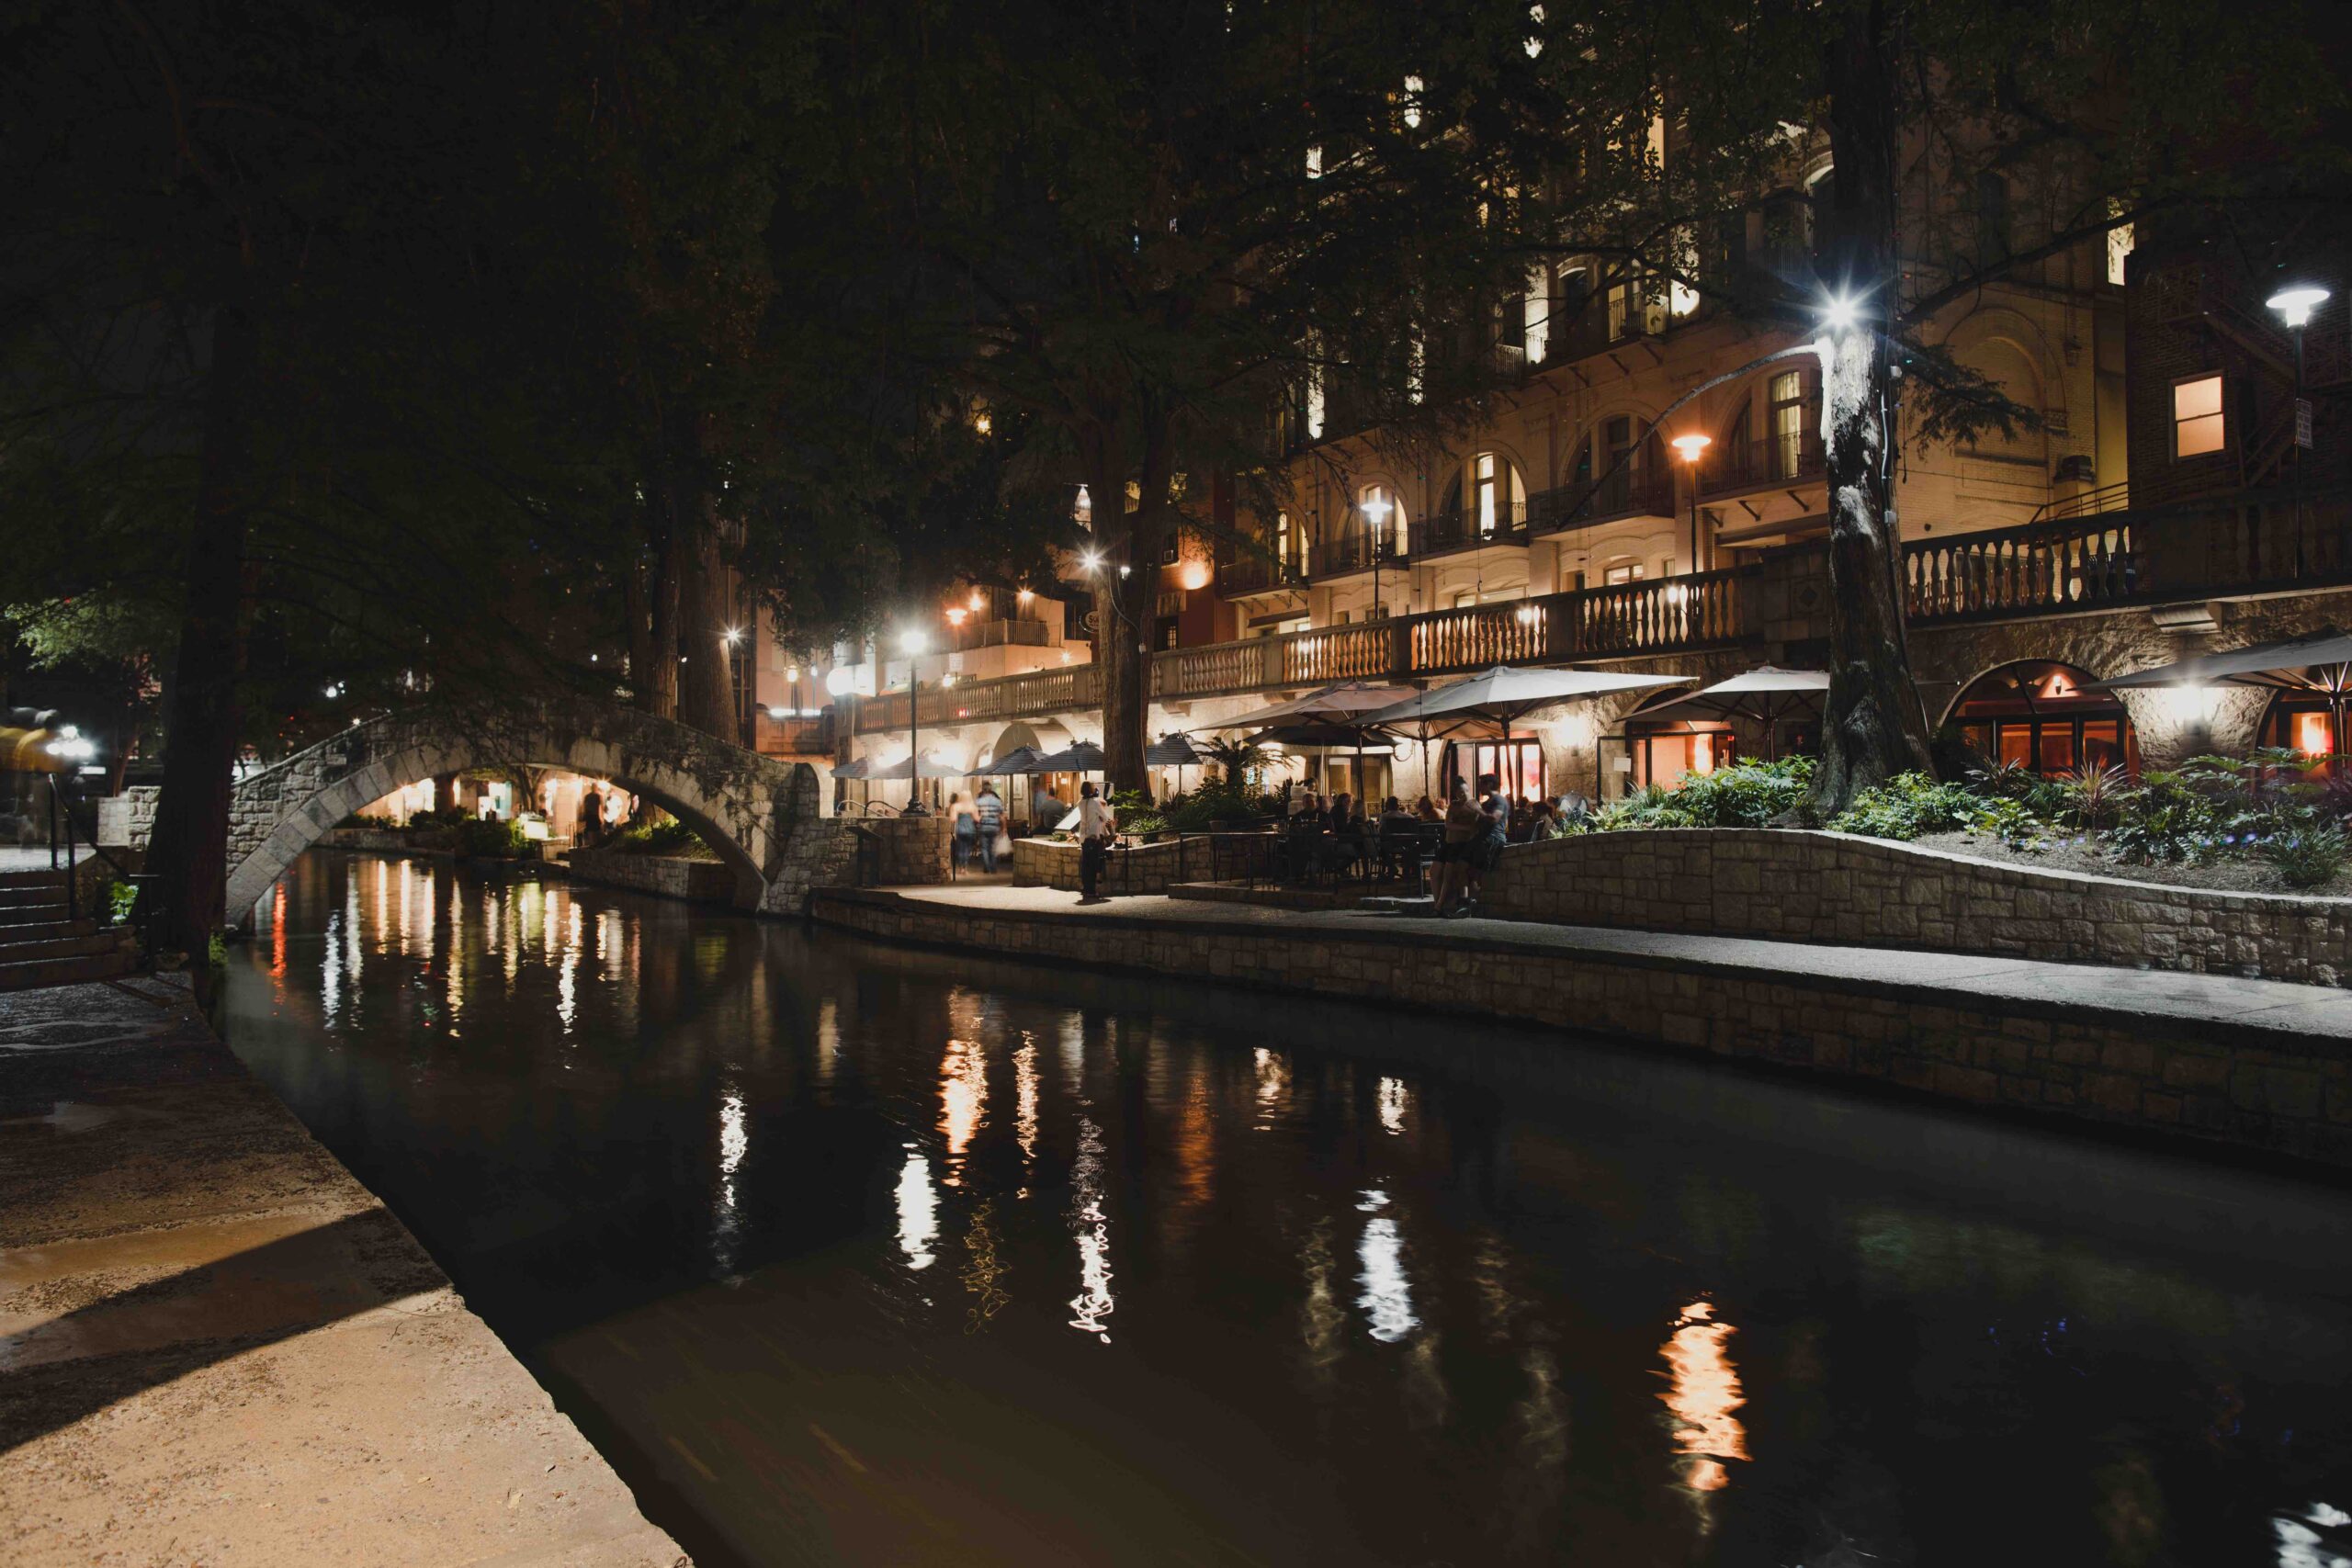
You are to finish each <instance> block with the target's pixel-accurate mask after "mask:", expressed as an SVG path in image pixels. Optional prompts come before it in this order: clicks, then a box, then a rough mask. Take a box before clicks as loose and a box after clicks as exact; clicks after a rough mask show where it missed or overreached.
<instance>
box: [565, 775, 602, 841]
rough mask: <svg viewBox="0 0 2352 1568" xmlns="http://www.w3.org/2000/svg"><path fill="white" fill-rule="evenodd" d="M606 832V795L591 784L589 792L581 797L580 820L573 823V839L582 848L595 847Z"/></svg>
mask: <svg viewBox="0 0 2352 1568" xmlns="http://www.w3.org/2000/svg"><path fill="white" fill-rule="evenodd" d="M604 832H605V797H604V796H603V795H599V794H597V793H596V787H595V786H594V784H591V785H590V786H589V787H588V793H587V794H585V795H582V796H581V797H580V820H579V821H578V822H576V823H574V824H573V825H572V829H571V841H572V842H573V843H575V844H578V845H579V846H580V847H581V848H582V849H584V850H585V849H594V848H595V847H596V840H598V839H600V838H602V837H603V836H604Z"/></svg>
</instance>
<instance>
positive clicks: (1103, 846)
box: [1078, 779, 1119, 904]
mask: <svg viewBox="0 0 2352 1568" xmlns="http://www.w3.org/2000/svg"><path fill="white" fill-rule="evenodd" d="M1118 825H1119V818H1118V816H1117V814H1116V813H1114V811H1112V809H1111V803H1110V802H1109V801H1107V800H1105V799H1103V794H1102V791H1100V790H1098V789H1097V788H1095V786H1094V784H1093V781H1092V780H1091V779H1090V780H1089V781H1088V782H1086V783H1085V784H1080V785H1079V786H1078V901H1079V902H1080V903H1081V904H1100V903H1103V902H1105V900H1104V899H1103V897H1102V896H1101V895H1100V894H1098V893H1097V892H1096V891H1095V889H1096V888H1097V887H1099V886H1101V885H1102V881H1103V863H1104V862H1105V861H1107V860H1108V859H1109V858H1110V854H1111V834H1112V833H1113V832H1114V830H1115V829H1117V828H1118Z"/></svg>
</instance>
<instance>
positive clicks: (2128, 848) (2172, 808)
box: [2108, 769, 2230, 865]
mask: <svg viewBox="0 0 2352 1568" xmlns="http://www.w3.org/2000/svg"><path fill="white" fill-rule="evenodd" d="M2204 784H2205V781H2202V780H2199V778H2197V777H2194V776H2192V775H2191V773H2190V772H2189V770H2188V769H2182V770H2180V771H2179V772H2177V773H2167V772H2164V771H2162V770H2157V771H2153V772H2150V773H2144V774H2143V775H2142V776H2141V779H2140V782H2139V783H2138V784H2134V785H2133V786H2131V788H2130V789H2127V790H2125V791H2124V792H2123V793H2122V795H2120V797H2119V798H2118V802H2117V808H2116V821H2115V826H2114V828H2113V829H2110V830H2109V834H2108V842H2109V845H2110V846H2112V848H2113V849H2114V851H2115V852H2116V855H2117V857H2118V858H2119V859H2121V860H2124V861H2129V862H2131V863H2137V864H2146V863H2150V862H2152V861H2170V862H2182V861H2188V862H2194V863H2197V864H2199V865H2202V864H2204V863H2207V862H2209V861H2211V859H2212V858H2213V857H2214V855H2215V854H2217V853H2219V852H2220V850H2221V848H2222V844H2221V833H2222V824H2223V822H2224V820H2225V818H2224V817H2223V812H2224V811H2225V810H2226V809H2227V807H2228V806H2229V804H2230V801H2229V799H2228V797H2227V796H2223V797H2222V798H2220V799H2217V798H2216V797H2215V796H2214V795H2213V794H2212V793H2211V791H2210V789H2208V788H2207V787H2204Z"/></svg>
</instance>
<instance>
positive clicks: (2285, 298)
mask: <svg viewBox="0 0 2352 1568" xmlns="http://www.w3.org/2000/svg"><path fill="white" fill-rule="evenodd" d="M2326 298H2327V290H2326V289H2324V288H2321V287H2320V286H2319V285H2318V284H2316V283H2290V284H2289V285H2288V286H2287V287H2286V288H2281V289H2280V290H2278V292H2277V293H2276V294H2273V295H2272V296H2271V297H2270V298H2269V299H2266V300H2265V301H2263V303H2265V304H2266V305H2267V306H2269V307H2270V309H2272V310H2276V311H2278V319H2279V321H2283V322H2284V323H2286V327H2287V330H2288V331H2289V332H2290V333H2294V334H2295V574H2296V575H2297V576H2298V577H2300V576H2301V575H2302V566H2303V454H2304V452H2306V451H2308V450H2309V449H2310V447H2311V444H2312V432H2311V419H2312V412H2311V404H2310V403H2309V402H2307V401H2306V400H2304V398H2303V329H2304V328H2305V327H2306V326H2309V325H2310V324H2311V319H2312V311H2313V310H2317V309H2318V308H2319V306H2320V302H2321V301H2322V300H2324V299H2326ZM2336 745H2337V746H2338V747H2339V748H2341V747H2342V745H2343V739H2342V738H2341V737H2338V738H2337V739H2336Z"/></svg>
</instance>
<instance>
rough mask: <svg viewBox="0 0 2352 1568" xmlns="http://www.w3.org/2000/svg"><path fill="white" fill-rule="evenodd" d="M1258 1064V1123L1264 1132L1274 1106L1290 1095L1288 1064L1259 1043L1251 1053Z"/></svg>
mask: <svg viewBox="0 0 2352 1568" xmlns="http://www.w3.org/2000/svg"><path fill="white" fill-rule="evenodd" d="M1253 1056H1254V1059H1255V1060H1256V1062H1257V1066H1258V1123H1257V1130H1258V1131H1259V1132H1261V1133H1262V1132H1264V1131H1265V1130H1266V1129H1267V1127H1269V1126H1270V1125H1272V1114H1273V1111H1274V1108H1275V1107H1276V1106H1278V1105H1280V1104H1281V1103H1282V1102H1283V1100H1286V1099H1287V1098H1289V1095H1290V1064H1289V1063H1288V1062H1285V1061H1284V1060H1283V1058H1282V1056H1281V1055H1279V1054H1278V1053H1276V1052H1272V1051H1269V1050H1267V1049H1266V1048H1265V1047H1264V1046H1263V1045H1261V1046H1259V1047H1258V1048H1257V1050H1256V1051H1255V1052H1254V1053H1253Z"/></svg>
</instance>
